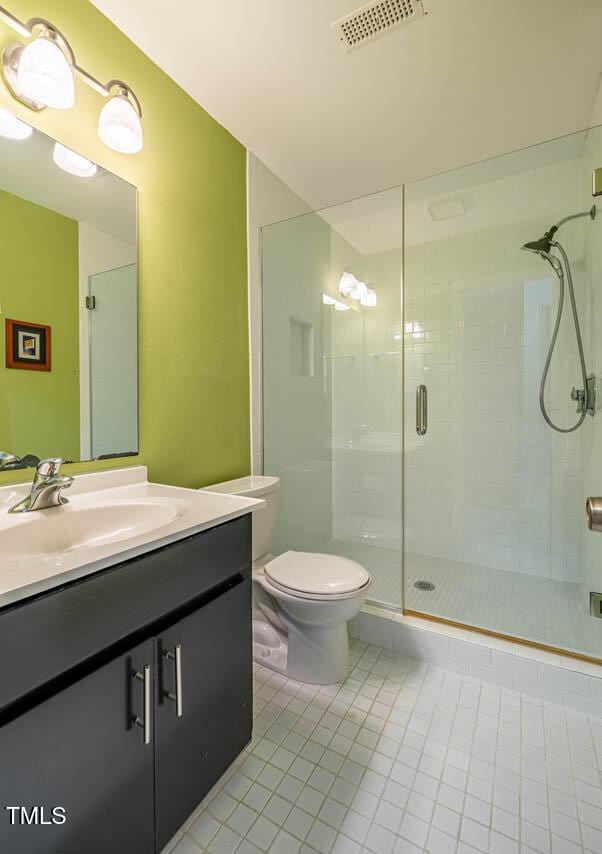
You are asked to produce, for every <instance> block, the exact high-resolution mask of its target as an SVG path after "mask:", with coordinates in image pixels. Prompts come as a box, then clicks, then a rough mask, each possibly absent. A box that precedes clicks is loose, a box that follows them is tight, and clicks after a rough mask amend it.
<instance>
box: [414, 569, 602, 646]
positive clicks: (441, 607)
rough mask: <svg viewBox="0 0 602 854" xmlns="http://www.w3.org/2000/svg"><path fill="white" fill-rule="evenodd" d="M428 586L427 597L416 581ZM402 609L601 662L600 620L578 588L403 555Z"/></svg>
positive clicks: (514, 573)
mask: <svg viewBox="0 0 602 854" xmlns="http://www.w3.org/2000/svg"><path fill="white" fill-rule="evenodd" d="M422 580H424V581H431V582H432V583H433V584H434V585H435V589H434V590H433V591H431V592H426V591H422V590H417V589H416V588H415V587H414V583H415V582H416V581H422ZM405 583H406V596H405V603H404V605H405V607H406V608H408V609H410V610H412V611H420V612H422V613H424V614H431V615H433V616H437V617H443V618H445V619H447V620H454V621H457V622H459V623H464V624H466V625H469V626H474V627H476V628H479V627H481V628H486V629H490V630H491V631H495V632H500V633H501V634H506V635H512V636H513V637H518V638H525V639H527V640H533V641H536V642H537V643H541V644H545V645H547V646H553V647H559V648H561V649H566V650H570V651H573V652H579V653H582V654H584V655H590V656H593V657H595V658H602V620H596V619H594V618H593V617H590V615H589V611H588V595H589V594H588V593H587V592H586V591H585V590H584V588H583V587H582V586H581V585H579V584H574V583H570V582H567V581H553V580H551V579H548V578H541V577H538V576H531V575H525V574H524V573H520V572H505V571H504V570H500V569H490V568H489V567H485V566H477V565H475V564H468V563H461V562H459V561H453V560H447V559H445V558H436V557H429V556H427V555H420V554H412V553H409V554H407V555H406V558H405Z"/></svg>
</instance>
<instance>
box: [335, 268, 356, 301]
mask: <svg viewBox="0 0 602 854" xmlns="http://www.w3.org/2000/svg"><path fill="white" fill-rule="evenodd" d="M356 287H357V279H356V278H355V276H354V275H353V273H352V272H351V270H345V271H344V273H343V275H342V276H341V278H340V281H339V293H340V294H342V295H343V296H344V297H348V296H350V295H351V293H352V291H354V290H355V289H356Z"/></svg>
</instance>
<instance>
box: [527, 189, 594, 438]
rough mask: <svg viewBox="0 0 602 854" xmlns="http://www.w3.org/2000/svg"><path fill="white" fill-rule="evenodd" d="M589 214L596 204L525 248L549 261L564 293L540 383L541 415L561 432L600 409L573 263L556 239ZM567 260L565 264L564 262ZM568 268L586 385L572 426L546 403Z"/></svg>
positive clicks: (577, 393)
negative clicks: (563, 423)
mask: <svg viewBox="0 0 602 854" xmlns="http://www.w3.org/2000/svg"><path fill="white" fill-rule="evenodd" d="M586 216H589V217H590V219H592V220H593V219H595V217H596V206H595V205H592V207H591V208H590V210H588V211H583V212H581V213H577V214H571V215H570V216H565V217H564V218H563V219H561V220H559V221H558V222H557V223H556V224H555V225H553V226H552V227H551V228H549V229H548V231H546V233H545V234H544V235H543V237H540V238H539V240H533V241H531V242H529V243H525V244H524V246H522V247H521V248H522V249H525V250H526V251H527V252H535V253H536V254H537V255H539V256H540V257H542V258H544V259H545V260H546V261H547V262H548V264H550V266H551V267H552V269H553V270H554V272H555V273H556V276H557V277H558V283H559V285H560V292H559V294H558V310H557V312H556V320H555V322H554V330H553V332H552V338H551V341H550V346H549V348H548V354H547V356H546V361H545V365H544V369H543V373H542V376H541V383H540V386H539V408H540V409H541V414H542V415H543V417H544V419H545V421H546V423H547V424H548V425H549V426H550V427H551V428H552V429H553V430H556V431H557V432H558V433H572V432H573V431H575V430H577V429H578V428H579V427H581V425H582V424H583V422H584V420H585V416H586V415H587V413H588V412H589V413H590V414H591V415H593V414H594V412H595V409H596V385H595V377H594V376H593V374H592V375H589V376H588V373H587V368H586V367H585V356H584V355H583V342H582V340H581V328H580V326H579V314H578V312H577V303H576V301H575V289H574V287H573V277H572V275H571V265H570V263H569V259H568V256H567V254H566V252H565V250H564V247H563V246H562V244H561V243H559V242H558V241H557V240H554V237H555V235H556V232H557V231H558V229H559V228H560V227H561V226H562V225H564V224H565V223H566V222H570V221H571V220H573V219H581V217H586ZM552 248H554V249H557V250H558V252H559V253H560V256H561V258H562V261H561V258H559V257H558V256H557V255H555V254H554V253H553V252H552ZM562 262H564V267H563V263H562ZM565 269H566V279H567V284H568V290H569V297H570V301H571V311H572V315H573V324H574V326H575V337H576V339H577V349H578V351H579V364H580V367H581V378H582V381H583V388H582V389H576V388H573V390H572V392H571V398H572V400H576V401H577V412H578V413H579V418H578V420H577V421H576V423H575V424H574V425H573V426H572V427H558V425H557V424H554V422H553V421H552V419H551V418H550V416H549V415H548V411H547V409H546V403H545V389H546V381H547V379H548V373H549V370H550V363H551V361H552V356H553V354H554V349H555V348H556V339H557V338H558V330H559V329H560V321H561V319H562V312H563V308H564V277H565V272H564V271H565Z"/></svg>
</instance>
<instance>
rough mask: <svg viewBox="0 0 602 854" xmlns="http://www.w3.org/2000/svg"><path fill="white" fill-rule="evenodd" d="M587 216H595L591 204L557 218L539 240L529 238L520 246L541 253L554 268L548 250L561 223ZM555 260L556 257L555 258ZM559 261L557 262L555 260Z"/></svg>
mask: <svg viewBox="0 0 602 854" xmlns="http://www.w3.org/2000/svg"><path fill="white" fill-rule="evenodd" d="M584 216H588V217H590V219H595V218H596V206H595V205H592V207H591V208H590V209H589V210H587V211H582V212H581V213H576V214H570V216H565V217H564V218H563V219H560V220H558V222H557V223H556V224H555V225H553V226H552V227H551V228H549V229H548V230H547V231H546V233H545V234H544V235H543V237H540V238H539V240H531V241H530V242H529V243H525V244H524V245H523V246H522V247H521V248H522V249H526V250H527V252H536V253H537V254H538V255H541V256H542V258H545V259H546V261H549V262H550V264H551V265H552V266H553V267H554V269H555V270H556V269H557V267H556V264H555V263H554V261H552V260H551V258H554V259H555V256H554V255H552V256H550V250H551V248H552V246H553V245H554V243H553V238H554V235H555V234H556V232H557V231H558V229H559V228H560V226H561V225H564V224H565V222H570V221H571V220H572V219H581V217H584ZM555 260H556V259H555ZM557 263H559V262H557Z"/></svg>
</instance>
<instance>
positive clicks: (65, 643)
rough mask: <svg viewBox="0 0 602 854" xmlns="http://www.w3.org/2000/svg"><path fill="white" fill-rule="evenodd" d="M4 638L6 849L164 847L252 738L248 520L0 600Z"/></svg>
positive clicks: (0, 848) (1, 799)
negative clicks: (29, 595)
mask: <svg viewBox="0 0 602 854" xmlns="http://www.w3.org/2000/svg"><path fill="white" fill-rule="evenodd" d="M0 649H2V650H3V661H4V664H3V668H2V669H1V670H0V672H1V674H2V677H3V678H2V680H1V681H0V854H83V852H85V854H109V852H110V854H122V853H123V854H154V852H160V851H161V850H162V848H163V847H164V846H165V844H166V843H167V842H168V841H169V840H170V838H171V837H172V836H173V834H174V833H175V832H176V831H177V830H178V829H179V827H180V826H181V824H182V823H183V822H184V821H185V820H186V818H187V817H188V816H189V815H190V813H191V812H192V811H193V810H194V809H195V807H196V806H197V805H198V803H199V802H200V801H201V800H202V798H203V797H204V795H205V794H206V793H207V792H208V791H209V789H210V788H211V787H212V786H213V785H214V784H215V783H216V782H217V780H218V778H219V777H220V776H221V774H222V773H223V772H224V771H225V770H226V768H227V767H228V766H229V765H230V764H231V762H232V761H233V760H234V759H235V758H236V756H237V755H238V754H239V753H240V751H241V750H242V749H243V747H244V746H245V745H246V744H247V743H248V742H249V741H250V739H251V732H252V647H251V525H250V517H248V516H247V517H241V518H239V519H235V520H233V521H231V522H227V523H225V524H223V525H220V526H218V527H216V528H213V529H211V530H209V531H206V532H203V533H200V534H197V535H194V536H192V537H189V538H187V539H185V540H180V541H178V542H176V543H173V544H170V545H167V546H165V547H163V548H161V549H157V550H156V551H153V552H149V553H147V554H145V555H142V556H140V557H137V558H134V559H132V560H131V561H130V562H127V563H124V564H122V565H121V566H118V567H112V568H110V569H108V570H106V571H102V572H100V573H97V574H95V575H93V576H89V577H88V578H84V579H81V580H79V581H77V582H76V583H74V584H69V585H65V586H64V587H63V588H61V589H59V590H55V591H51V592H50V593H48V594H44V595H41V596H39V597H36V598H35V599H32V600H31V601H27V602H24V603H20V604H19V605H18V606H16V607H11V608H8V609H5V610H4V611H0ZM7 807H13V808H16V809H14V810H12V811H11V810H8V809H7ZM53 810H54V812H53ZM63 816H64V821H62V820H61V819H62V817H63ZM11 819H12V820H11Z"/></svg>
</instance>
